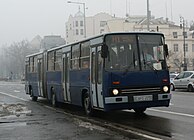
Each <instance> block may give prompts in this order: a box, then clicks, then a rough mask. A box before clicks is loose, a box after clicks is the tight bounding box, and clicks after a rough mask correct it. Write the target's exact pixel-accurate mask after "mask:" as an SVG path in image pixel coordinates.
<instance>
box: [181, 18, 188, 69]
mask: <svg viewBox="0 0 194 140" xmlns="http://www.w3.org/2000/svg"><path fill="white" fill-rule="evenodd" d="M180 23H181V24H180V28H181V29H183V57H184V60H183V71H187V62H186V44H185V38H186V32H185V19H184V18H183V17H180Z"/></svg>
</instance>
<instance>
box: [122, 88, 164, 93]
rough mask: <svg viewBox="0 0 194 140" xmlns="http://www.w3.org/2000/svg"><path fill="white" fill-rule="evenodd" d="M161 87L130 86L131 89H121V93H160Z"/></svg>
mask: <svg viewBox="0 0 194 140" xmlns="http://www.w3.org/2000/svg"><path fill="white" fill-rule="evenodd" d="M160 92H161V90H160V87H149V88H148V87H146V88H130V89H121V94H136V93H138V94H139V93H140V94H141V93H142V94H147V93H160Z"/></svg>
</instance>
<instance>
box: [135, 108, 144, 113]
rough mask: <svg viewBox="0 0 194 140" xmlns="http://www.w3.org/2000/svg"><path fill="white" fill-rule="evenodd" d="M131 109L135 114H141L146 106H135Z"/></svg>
mask: <svg viewBox="0 0 194 140" xmlns="http://www.w3.org/2000/svg"><path fill="white" fill-rule="evenodd" d="M133 110H134V111H135V113H136V114H143V113H144V112H145V111H146V108H135V109H133Z"/></svg>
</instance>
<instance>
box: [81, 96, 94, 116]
mask: <svg viewBox="0 0 194 140" xmlns="http://www.w3.org/2000/svg"><path fill="white" fill-rule="evenodd" d="M83 106H84V110H85V113H86V115H88V116H93V115H94V110H93V108H92V105H91V98H90V96H89V94H88V93H86V94H85V95H84V98H83Z"/></svg>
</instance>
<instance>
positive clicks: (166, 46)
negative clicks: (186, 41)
mask: <svg viewBox="0 0 194 140" xmlns="http://www.w3.org/2000/svg"><path fill="white" fill-rule="evenodd" d="M164 54H165V56H166V57H167V56H168V45H167V44H164Z"/></svg>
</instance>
